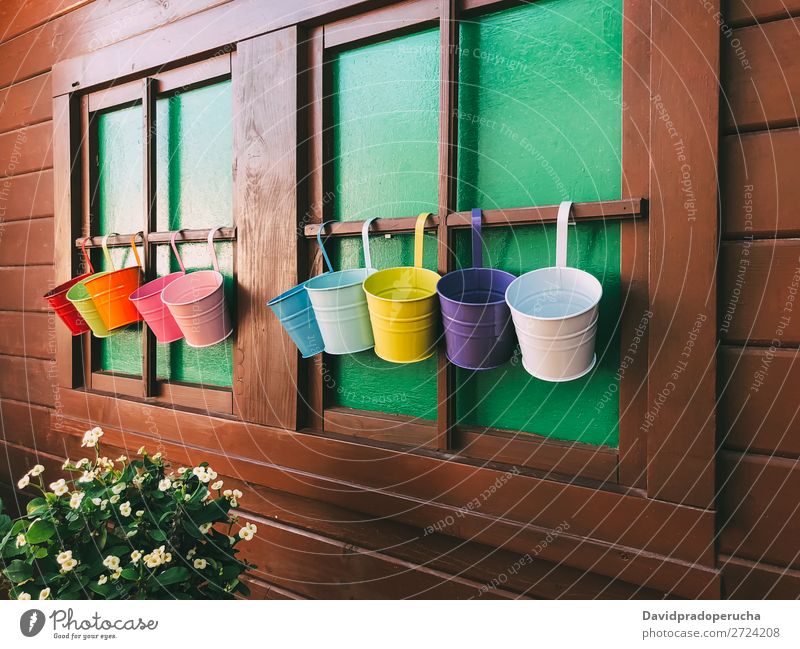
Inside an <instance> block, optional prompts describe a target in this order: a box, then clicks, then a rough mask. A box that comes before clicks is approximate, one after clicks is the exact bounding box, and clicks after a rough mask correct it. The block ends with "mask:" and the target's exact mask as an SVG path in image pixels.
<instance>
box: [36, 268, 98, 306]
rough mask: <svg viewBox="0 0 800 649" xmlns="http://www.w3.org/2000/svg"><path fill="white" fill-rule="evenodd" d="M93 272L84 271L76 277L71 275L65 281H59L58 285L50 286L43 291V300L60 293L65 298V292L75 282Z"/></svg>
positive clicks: (86, 277) (67, 291)
mask: <svg viewBox="0 0 800 649" xmlns="http://www.w3.org/2000/svg"><path fill="white" fill-rule="evenodd" d="M93 274H94V273H84V274H83V275H78V276H77V277H73V278H71V279H68V280H67V281H66V282H61V284H59V285H58V286H56V287H54V288H51V289H50V290H49V291H47V293H45V294H44V295H43V296H42V297H43V298H44V299H45V300H50V299H52V298H54V297H58V296H60V295H64V297H65V298H66V294H67V293H69V290H70V289H71V288H72V287H73V286H75V285H76V284H78V283H80V282H82V281H83V280H85V279H88V278H89V277H91V276H92V275H93Z"/></svg>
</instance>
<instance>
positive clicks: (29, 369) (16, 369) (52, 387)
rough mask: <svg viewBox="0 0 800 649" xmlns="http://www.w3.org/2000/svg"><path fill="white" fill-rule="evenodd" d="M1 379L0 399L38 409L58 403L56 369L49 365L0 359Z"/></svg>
mask: <svg viewBox="0 0 800 649" xmlns="http://www.w3.org/2000/svg"><path fill="white" fill-rule="evenodd" d="M0 377H2V380H0V398H6V399H14V400H15V401H24V402H27V403H31V404H37V405H41V406H52V405H53V404H54V403H55V402H56V401H57V399H58V396H59V388H58V380H57V377H56V367H55V365H54V364H53V363H51V362H50V361H46V360H43V359H40V358H21V357H19V356H4V355H0Z"/></svg>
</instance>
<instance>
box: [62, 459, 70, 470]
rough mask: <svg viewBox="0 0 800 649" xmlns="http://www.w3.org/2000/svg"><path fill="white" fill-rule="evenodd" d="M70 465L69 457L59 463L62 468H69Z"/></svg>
mask: <svg viewBox="0 0 800 649" xmlns="http://www.w3.org/2000/svg"><path fill="white" fill-rule="evenodd" d="M71 465H72V462H70V459H69V458H67V459H66V460H64V464H62V465H61V468H62V469H67V468H69V467H70V466H71Z"/></svg>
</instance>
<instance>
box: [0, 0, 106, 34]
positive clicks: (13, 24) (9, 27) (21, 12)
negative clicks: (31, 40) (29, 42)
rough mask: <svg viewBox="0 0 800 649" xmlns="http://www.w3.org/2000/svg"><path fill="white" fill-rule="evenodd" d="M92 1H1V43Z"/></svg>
mask: <svg viewBox="0 0 800 649" xmlns="http://www.w3.org/2000/svg"><path fill="white" fill-rule="evenodd" d="M90 2H92V0H36V1H35V2H31V1H30V0H4V1H3V2H2V3H0V25H2V31H0V43H4V42H6V41H8V40H11V39H12V38H14V37H15V36H19V35H20V34H24V33H25V32H27V31H30V30H31V29H33V28H34V27H39V26H40V25H43V24H44V23H46V22H48V21H50V20H53V19H54V18H57V17H58V16H62V15H64V14H66V13H69V12H70V11H74V10H75V9H77V8H78V7H81V6H83V5H86V4H89V3H90Z"/></svg>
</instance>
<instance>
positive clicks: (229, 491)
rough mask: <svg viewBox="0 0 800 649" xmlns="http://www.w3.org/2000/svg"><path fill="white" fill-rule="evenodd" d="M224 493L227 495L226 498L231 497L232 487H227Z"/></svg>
mask: <svg viewBox="0 0 800 649" xmlns="http://www.w3.org/2000/svg"><path fill="white" fill-rule="evenodd" d="M222 495H223V496H225V497H226V498H231V497H232V496H233V492H232V491H231V490H230V489H226V490H225V491H223V492H222Z"/></svg>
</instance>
